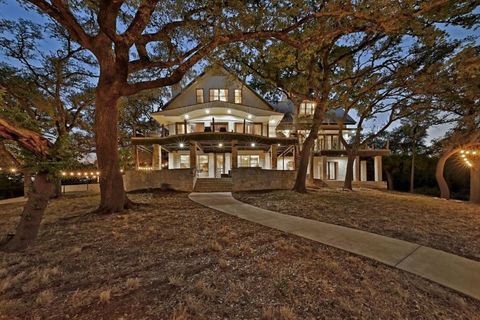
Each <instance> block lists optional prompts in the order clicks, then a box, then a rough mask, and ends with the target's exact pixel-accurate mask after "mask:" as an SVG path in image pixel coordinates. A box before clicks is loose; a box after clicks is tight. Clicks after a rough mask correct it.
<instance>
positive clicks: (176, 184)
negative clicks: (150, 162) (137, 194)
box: [123, 169, 196, 192]
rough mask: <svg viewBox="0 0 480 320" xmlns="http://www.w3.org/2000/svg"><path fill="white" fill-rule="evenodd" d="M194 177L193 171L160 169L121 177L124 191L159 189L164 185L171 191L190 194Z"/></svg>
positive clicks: (127, 173)
mask: <svg viewBox="0 0 480 320" xmlns="http://www.w3.org/2000/svg"><path fill="white" fill-rule="evenodd" d="M195 181H196V176H195V170H193V169H162V170H152V171H127V172H126V173H125V175H124V176H123V183H124V185H125V191H127V192H130V191H137V190H148V189H159V188H162V186H164V185H168V187H169V188H170V189H172V190H176V191H185V192H192V191H193V187H194V186H195Z"/></svg>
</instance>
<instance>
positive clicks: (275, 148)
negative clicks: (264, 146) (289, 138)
mask: <svg viewBox="0 0 480 320" xmlns="http://www.w3.org/2000/svg"><path fill="white" fill-rule="evenodd" d="M270 151H271V152H272V170H277V162H278V161H277V151H278V145H276V144H272V146H271V149H270Z"/></svg>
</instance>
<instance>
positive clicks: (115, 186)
mask: <svg viewBox="0 0 480 320" xmlns="http://www.w3.org/2000/svg"><path fill="white" fill-rule="evenodd" d="M101 82H102V81H100V83H99V85H98V86H97V93H96V101H95V102H96V111H95V141H96V147H97V161H98V169H99V170H100V206H99V208H98V209H97V212H101V213H112V212H120V211H122V210H123V209H124V208H125V207H128V206H129V200H128V198H127V197H126V194H125V190H124V187H123V179H122V175H121V173H120V164H119V155H118V131H117V130H118V129H117V124H118V100H119V97H120V95H118V94H117V93H116V92H112V91H113V90H114V89H113V87H110V86H108V85H102V84H101Z"/></svg>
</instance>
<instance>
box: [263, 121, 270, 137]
mask: <svg viewBox="0 0 480 320" xmlns="http://www.w3.org/2000/svg"><path fill="white" fill-rule="evenodd" d="M262 128H263V127H262ZM269 129H270V127H269V126H268V122H267V134H266V136H267V138H268V137H270V130H269ZM262 133H263V132H262Z"/></svg>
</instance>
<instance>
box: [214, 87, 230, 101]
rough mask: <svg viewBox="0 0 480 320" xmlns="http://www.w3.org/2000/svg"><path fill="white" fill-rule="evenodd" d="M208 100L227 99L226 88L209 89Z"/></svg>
mask: <svg viewBox="0 0 480 320" xmlns="http://www.w3.org/2000/svg"><path fill="white" fill-rule="evenodd" d="M210 101H228V89H210Z"/></svg>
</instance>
